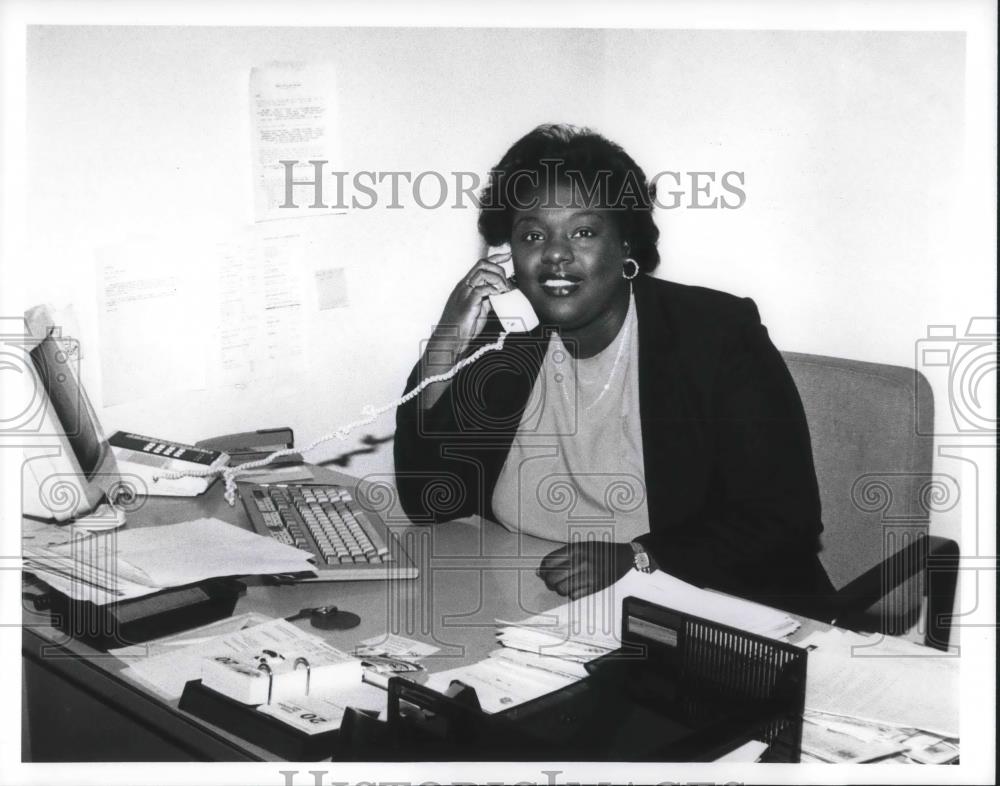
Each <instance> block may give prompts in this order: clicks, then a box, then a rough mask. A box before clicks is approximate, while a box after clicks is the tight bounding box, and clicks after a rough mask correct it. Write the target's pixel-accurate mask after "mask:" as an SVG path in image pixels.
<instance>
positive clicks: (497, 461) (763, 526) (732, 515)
mask: <svg viewBox="0 0 1000 786" xmlns="http://www.w3.org/2000/svg"><path fill="white" fill-rule="evenodd" d="M634 292H635V303H636V312H637V318H638V336H639V350H638V351H639V412H640V418H641V429H642V444H643V457H644V464H645V479H646V492H647V505H648V508H649V521H650V532H649V534H647V535H644V536H642V537H641V538H639V540H640V541H641V542H642V543H643V544H644V545H645V546H646V548H647V550H648V551H650V553H652V554H653V556H654V558H655V560H656V562H657V563H658V565H659V567H661V568H662V569H663V570H665V571H667V572H668V573H670V574H672V575H674V576H677V577H678V578H681V579H684V580H685V581H689V582H692V583H694V584H697V585H699V586H704V587H711V588H714V589H719V590H723V591H726V592H730V593H733V594H736V595H741V596H744V597H749V598H751V599H754V600H759V601H761V602H763V603H767V604H769V605H772V606H777V607H780V608H785V609H789V610H791V611H795V612H798V613H801V614H805V615H807V616H811V617H815V618H818V619H829V617H830V611H829V599H830V596H832V594H833V587H832V586H831V584H830V581H829V579H828V578H827V576H826V573H825V571H824V570H823V567H822V565H821V564H820V562H819V558H818V556H817V552H818V550H819V534H820V532H821V531H822V529H823V525H822V523H821V520H820V502H819V491H818V488H817V484H816V473H815V470H814V468H813V459H812V449H811V446H810V442H809V431H808V428H807V425H806V419H805V414H804V412H803V410H802V403H801V401H800V399H799V395H798V391H797V390H796V388H795V384H794V382H793V381H792V378H791V376H790V375H789V373H788V369H787V368H786V367H785V363H784V361H783V360H782V358H781V355H780V354H779V352H778V351H777V349H775V347H774V345H773V344H772V343H771V340H770V338H769V337H768V334H767V329H766V328H765V327H764V326H763V325H761V322H760V317H759V315H758V313H757V307H756V306H755V305H754V303H753V301H752V300H750V299H749V298H744V299H740V298H736V297H734V296H732V295H727V294H725V293H722V292H717V291H714V290H710V289H705V288H702V287H691V286H684V285H681V284H675V283H671V282H666V281H661V280H658V279H654V278H650V277H648V276H639V277H638V278H637V279H636V280H635V281H634ZM498 332H499V324H498V323H496V322H495V320H493V321H491V323H490V324H489V325H488V326H487V329H486V330H485V331H484V332H483V335H482V336H480V338H479V339H478V340H477V342H476V345H475V346H480V345H482V344H485V343H489V342H490V341H493V340H494V339H495V338H496V335H497V333H498ZM547 345H548V337H547V334H546V332H545V331H543V329H542V327H539V328H536V329H535V330H534V331H532V332H530V333H524V334H511V335H510V336H508V337H507V339H506V343H505V345H504V348H503V350H501V351H499V352H490V353H488V354H486V355H484V356H483V357H482V358H481V359H480V360H478V361H477V362H476V363H474V364H473V365H471V366H469V367H467V368H465V369H463V370H462V371H461V372H460V373H459V374H458V375H457V376H456V377H455V379H454V380H453V381H452V383H451V385H450V386H449V388H448V390H447V392H446V393H445V394H444V395H443V396H442V397H441V399H440V400H439V401H438V402H437V403H436V404H435V405H434V407H433V408H431V409H430V410H427V411H424V410H421V409H420V408H419V407H418V406H417V405H416V402H415V401H411V402H410V403H408V404H407V405H404V406H402V407H400V408H399V410H398V411H397V416H396V440H395V447H394V450H395V461H396V473H397V478H396V479H397V485H398V489H399V495H400V502H401V504H402V506H403V509H404V510H405V511H406V513H407V515H408V516H409V517H410V518H411V519H412V520H413V521H415V522H418V523H420V522H434V521H447V520H450V519H454V518H458V517H461V516H467V515H471V514H475V513H478V514H480V515H482V516H484V517H486V518H491V519H492V518H494V516H493V512H492V509H491V505H490V501H491V499H492V497H493V490H494V487H495V486H496V482H497V478H498V476H499V474H500V470H501V468H502V467H503V463H504V460H505V458H506V456H507V453H508V452H509V450H510V446H511V443H512V441H513V438H514V433H515V431H516V430H517V428H518V425H519V424H520V421H521V416H522V414H523V413H524V410H525V408H526V406H527V404H528V403H529V398H530V397H531V396H530V394H531V390H532V387H533V385H534V382H535V380H536V378H537V377H538V372H539V369H540V367H541V362H542V359H543V358H544V356H545V351H546V347H547ZM475 346H474V347H473V348H470V350H469V351H470V353H471V351H473V349H474V348H475ZM418 373H419V365H418V367H417V368H415V369H414V370H413V373H411V375H410V379H409V381H408V383H407V390H409V389H411V388H412V387H413V385H415V384H416V383H417V382H418V381H419V380H418V379H417V374H418ZM552 393H553V394H555V395H558V393H557V392H555V391H553V392H552ZM535 404H537V402H535Z"/></svg>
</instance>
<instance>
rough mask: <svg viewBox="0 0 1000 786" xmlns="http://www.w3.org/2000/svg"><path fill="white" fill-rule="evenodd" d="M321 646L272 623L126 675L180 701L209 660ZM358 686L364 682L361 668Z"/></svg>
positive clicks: (142, 663)
mask: <svg viewBox="0 0 1000 786" xmlns="http://www.w3.org/2000/svg"><path fill="white" fill-rule="evenodd" d="M321 645H322V646H326V645H325V642H324V640H323V639H321V638H319V637H318V636H315V635H313V634H311V633H307V632H306V631H304V630H302V629H301V628H298V627H297V626H295V625H293V624H292V623H291V622H288V621H286V620H283V619H272V620H268V621H267V622H260V623H257V624H253V625H249V624H248V625H246V626H245V627H243V628H241V629H240V630H238V631H234V632H231V633H227V634H224V635H221V636H214V637H212V638H210V639H208V640H207V641H204V640H203V641H198V642H197V643H194V644H190V645H188V646H186V647H184V646H179V647H177V648H175V649H174V650H168V651H164V652H161V653H160V654H158V655H154V656H152V657H148V658H144V659H139V660H136V661H135V662H133V663H132V664H131V665H130V666H129V667H128V668H126V669H125V671H124V673H125V674H126V675H128V676H129V677H131V678H132V679H135V680H136V681H138V682H141V683H142V684H144V685H146V686H147V687H149V688H150V689H151V690H153V691H155V692H156V693H158V694H159V695H161V696H163V697H164V698H167V699H178V698H180V696H181V693H183V691H184V685H185V683H187V682H188V681H190V680H196V679H199V678H200V677H201V672H202V663H203V661H204V660H205V659H207V658H214V657H218V656H228V657H232V658H235V659H241V658H247V657H252V656H254V655H257V654H259V653H261V652H262V651H263V650H265V649H268V650H273V651H276V652H284V651H286V650H287V651H289V652H291V651H296V650H301V649H304V648H309V647H314V646H321ZM357 682H358V683H360V682H361V673H360V667H359V669H358V676H357Z"/></svg>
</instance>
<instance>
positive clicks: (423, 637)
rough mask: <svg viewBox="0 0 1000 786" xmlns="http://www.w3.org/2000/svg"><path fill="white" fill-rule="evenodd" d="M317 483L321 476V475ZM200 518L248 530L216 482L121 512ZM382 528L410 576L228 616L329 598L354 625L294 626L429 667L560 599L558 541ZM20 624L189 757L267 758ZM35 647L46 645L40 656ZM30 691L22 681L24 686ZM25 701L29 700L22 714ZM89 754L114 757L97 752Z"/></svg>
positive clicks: (810, 625)
mask: <svg viewBox="0 0 1000 786" xmlns="http://www.w3.org/2000/svg"><path fill="white" fill-rule="evenodd" d="M322 472H324V473H325V472H327V471H326V470H323V471H322ZM337 477H338V476H337V473H332V472H331V473H330V478H329V479H330V480H331V481H336V479H337ZM317 479H320V480H326V478H325V477H321V476H318V477H317ZM204 516H214V517H217V518H219V519H222V520H224V521H227V522H230V523H233V524H237V525H239V526H242V527H249V523H248V521H247V518H246V515H245V513H244V511H243V508H242V505H241V504H240V503H239V502H237V505H236V507H230V506H229V505H228V504H227V503H226V501H225V499H224V498H223V495H222V488H221V484H220V483H215V484H214V485H213V486H212V487H211V488H210V489H209V490H208V491H207V492H206V493H205V494H204V495H202V496H201V497H197V498H193V499H192V498H162V497H160V498H149V499H148V500H147V501H146V503H145V504H144V505H143V506H142V507H141V508H140V509H139V510H138V511H136V512H135V513H132V514H131V515H130V517H129V523H128V524H127V525H126V526H129V527H135V526H158V525H163V524H171V523H176V522H180V521H186V520H190V519H195V518H199V517H204ZM389 526H390V529H392V531H393V532H394V533H396V534H397V535H398V536H399V537H400V539H401V541H402V542H403V545H404V548H405V549H406V550H407V552H408V553H409V554H410V556H411V558H412V559H413V561H414V562H415V563H416V565H417V566H418V567H419V569H420V576H419V578H417V579H413V580H407V581H351V582H336V583H312V584H296V585H286V586H269V585H264V584H260V583H258V584H252V585H251V586H249V587H248V590H247V593H246V595H245V596H244V597H242V598H241V599H240V601H239V603H238V604H237V607H236V611H235V612H234V613H242V612H248V611H254V612H258V613H261V614H265V615H268V616H272V617H285V616H289V615H291V614H293V613H295V612H297V611H298V610H299V609H301V608H303V607H306V606H318V605H326V604H335V605H337V606H339V607H340V608H342V609H346V610H349V611H353V612H355V613H357V614H358V615H360V617H361V625H360V626H359V627H357V628H354V629H352V630H348V631H321V630H318V629H316V628H313V627H312V626H310V625H309V623H308V621H306V620H302V621H299V622H298V623H296V624H298V625H300V626H302V627H303V629H305V630H308V631H310V632H312V633H315V634H318V635H321V636H323V637H324V638H325V639H326V640H327V641H328V642H329V643H330V644H332V645H333V646H335V647H338V648H340V649H342V650H345V651H350V650H352V649H353V647H354V645H355V644H357V643H358V642H360V641H361V640H363V639H368V638H371V637H375V636H379V635H380V634H383V633H385V632H390V633H395V634H398V635H401V636H406V637H408V638H412V639H417V640H419V641H423V642H427V643H430V644H433V645H434V646H436V647H439V648H440V649H439V651H438V652H436V653H435V654H434V655H432V656H429V657H428V658H427V659H426V660H425V661H424V663H425V665H426V666H427V667H428V669H429V670H430V671H441V670H443V669H449V668H454V667H456V666H460V665H466V664H470V663H473V662H475V661H478V660H480V659H482V658H483V657H485V656H486V654H487V653H488V652H489V651H490V650H492V649H495V648H496V646H497V644H496V640H495V638H494V631H495V628H496V622H495V621H496V620H497V619H521V618H523V617H526V616H528V615H530V614H535V613H538V612H540V611H546V610H548V609H551V608H553V607H555V606H557V605H559V604H561V603H563V602H565V599H563V598H561V597H559V596H558V595H556V594H555V593H553V592H551V591H550V590H548V589H547V588H546V587H545V585H544V584H543V583H542V581H541V579H539V578H538V577H537V576H536V575H535V569H536V568H537V566H538V564H539V560H540V559H541V557H542V556H543V555H544V554H547V553H548V552H549V551H551V550H552V549H553V548H555V547H556V545H557V544H553V543H550V542H548V541H543V540H539V539H537V538H531V537H528V536H522V535H515V534H513V533H510V532H508V531H506V530H505V529H503V528H502V527H500V526H499V525H496V524H493V523H490V522H481V521H478V520H464V521H455V522H450V523H447V524H438V525H435V526H432V527H422V526H412V525H393V524H390V525H389ZM25 622H26V623H27V626H28V627H26V630H25V634H24V652H25V657H26V658H28V659H31V660H33V661H34V662H35V663H37V664H39V665H40V666H41V665H44V667H45V668H46V669H48V670H49V671H50V672H51V670H53V669H54V670H55V671H56V672H57V673H59V675H60V676H61V677H62V678H63V679H65V680H68V681H70V682H72V683H74V684H77V685H81V686H90V689H91V692H92V693H95V694H100V695H101V696H102V697H103V696H113V700H114V702H115V703H116V704H117V705H119V706H122V707H123V711H127V712H129V713H131V714H132V715H135V716H137V717H143V718H145V719H147V723H148V725H152V726H156V724H157V723H162V724H167V725H173V726H174V731H175V732H176V733H177V734H180V735H181V736H182V737H183V736H184V735H185V734H188V733H190V735H193V736H194V737H199V736H206V737H207V738H210V739H214V740H216V742H217V743H218V744H217V745H215V744H209V745H208V747H205V746H203V745H200V744H199V745H196V746H194V748H195V749H196V750H197V751H200V753H195V754H193V755H200V756H204V757H206V758H223V759H240V758H251V759H264V760H274V759H275V757H274V756H273V755H272V754H270V753H269V752H267V751H265V750H263V749H261V748H258V747H257V746H254V745H250V744H249V743H247V742H245V741H244V740H242V739H240V738H238V737H236V736H234V735H231V734H229V733H228V732H225V731H223V730H222V729H219V728H218V727H214V726H212V725H211V724H207V723H205V722H203V721H201V720H200V719H197V718H195V717H193V716H191V715H189V714H188V713H185V712H183V711H181V710H179V709H177V702H176V701H173V702H167V701H164V700H162V699H159V698H157V697H156V696H155V695H152V694H150V693H149V692H148V691H146V690H144V689H143V688H141V687H139V686H138V685H136V684H135V683H133V682H131V681H130V680H128V678H126V677H124V676H123V675H121V671H122V669H123V668H124V667H125V664H123V663H122V662H121V661H119V660H117V659H116V658H114V657H112V656H108V655H107V654H104V653H98V652H96V651H95V650H93V649H91V648H90V647H88V646H86V645H84V644H81V643H80V642H77V641H73V640H67V639H66V637H65V636H63V635H62V634H61V633H59V632H58V631H55V630H53V629H52V628H50V627H49V626H48V625H47V624H44V623H42V622H40V619H39V618H38V617H37V616H33V615H32V614H31V613H30V612H27V611H26V617H25ZM802 622H803V628H802V629H800V631H799V632H798V633H797V634H796V636H795V637H794V638H798V637H800V636H804V635H807V634H808V633H809V632H811V631H813V630H817V629H820V628H827V627H828V626H826V625H823V624H822V623H818V622H814V621H812V620H802ZM794 638H793V640H794ZM52 644H59V645H60V647H59V649H58V650H53V648H52V646H51V645H52ZM43 648H47V649H46V650H45V651H44V652H43ZM37 684H38V683H36V684H35V686H34V690H35V692H37V690H38V688H37ZM32 687H33V686H32V685H31V684H30V683H29V684H28V686H27V689H29V690H30V689H32ZM29 698H31V697H29ZM33 698H34V699H35V701H36V702H37V701H38V700H43V701H51V702H57V701H58V700H59V699H58V696H57V694H56V691H55V690H54V689H53V690H52V695H51V696H44V697H38V696H35V697H33ZM36 706H37V705H36ZM30 707H31V702H29V712H30V711H31V709H30ZM154 716H155V717H154ZM156 718H159V721H157V720H156ZM25 725H28V724H25ZM32 725H33V727H35V726H37V724H32ZM92 760H98V761H100V760H113V759H102V758H101V757H100V756H97V757H96V758H94V759H92Z"/></svg>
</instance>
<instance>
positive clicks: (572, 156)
mask: <svg viewBox="0 0 1000 786" xmlns="http://www.w3.org/2000/svg"><path fill="white" fill-rule="evenodd" d="M553 177H554V178H556V179H562V180H566V181H569V182H570V184H571V185H572V186H573V188H574V189H575V190H576V192H577V193H581V194H583V195H584V196H585V197H586V198H587V199H588V200H589V203H590V205H591V206H593V207H601V208H605V209H609V210H610V211H611V212H612V215H614V216H615V218H616V219H617V221H618V230H619V232H620V233H621V235H622V237H623V238H624V239H625V240H626V241H627V242H628V244H629V255H630V256H631V257H632V258H633V259H635V261H636V262H638V263H639V269H640V270H642V271H643V272H645V273H649V272H652V271H653V270H654V269H655V268H656V266H657V265H659V264H660V254H659V252H658V251H657V249H656V241H657V240H658V239H659V237H660V230H659V229H657V227H656V222H655V221H653V204H654V199H655V197H656V186H655V185H652V186H651V185H650V184H649V183H648V182H647V180H646V174H645V173H644V172H643V171H642V168H641V167H640V166H639V165H638V164H637V163H636V162H635V161H634V160H633V159H632V157H631V156H630V155H629V154H628V153H626V152H625V151H624V150H623V149H622V148H621V147H620V146H619V145H617V144H615V143H614V142H612V141H610V140H609V139H606V138H605V137H603V136H601V135H600V134H598V133H596V132H595V131H592V130H590V129H589V128H578V127H576V126H571V125H565V124H547V125H541V126H538V128H536V129H534V130H533V131H530V132H529V133H527V134H525V135H524V136H523V137H521V138H520V139H519V140H517V142H515V143H514V144H513V146H512V147H511V148H510V150H508V151H507V152H506V153H505V154H504V156H503V158H501V159H500V163H498V164H497V165H496V166H495V167H493V169H492V170H491V171H490V178H489V182H488V183H487V185H486V187H485V188H484V189H483V191H482V193H481V195H480V211H479V234H480V235H482V236H483V239H484V240H485V241H486V242H487V243H488V244H489V245H491V246H499V245H502V244H504V243H507V242H509V241H510V236H511V227H512V225H513V221H514V210H515V209H516V208H517V207H524V206H525V205H526V202H525V199H526V197H527V196H528V194H529V193H533V192H535V191H537V190H539V184H548V183H551V182H552V178H553Z"/></svg>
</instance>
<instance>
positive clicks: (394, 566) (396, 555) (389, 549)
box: [239, 483, 417, 581]
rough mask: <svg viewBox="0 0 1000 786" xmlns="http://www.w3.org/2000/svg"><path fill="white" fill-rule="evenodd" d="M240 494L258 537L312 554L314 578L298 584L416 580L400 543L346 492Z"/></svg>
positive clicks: (296, 489)
mask: <svg viewBox="0 0 1000 786" xmlns="http://www.w3.org/2000/svg"><path fill="white" fill-rule="evenodd" d="M239 493H240V499H241V500H242V501H243V507H244V508H245V509H246V511H247V515H248V516H249V517H250V522H251V524H252V525H253V528H254V530H255V531H256V532H257V533H258V534H260V535H268V536H270V537H272V538H274V539H275V540H277V541H279V542H281V543H286V544H288V545H289V546H295V547H297V548H300V549H304V550H306V551H311V552H312V553H313V557H314V560H315V563H316V574H317V575H316V576H315V577H309V578H304V579H301V580H304V581H354V580H358V579H388V578H393V579H411V578H416V577H417V568H416V566H415V565H414V564H413V562H412V561H411V560H410V558H409V556H408V555H407V554H406V552H405V551H404V550H403V548H402V547H401V546H400V545H399V542H398V540H397V539H396V538H395V537H394V536H393V535H392V533H390V532H389V531H388V529H387V528H386V526H385V524H384V523H383V522H382V521H381V519H380V518H379V517H378V516H377V515H376V514H374V513H369V512H366V511H365V510H363V509H362V508H361V507H360V506H359V505H358V504H357V502H356V501H355V500H354V498H353V496H352V495H351V492H350V490H349V489H348V488H347V487H345V486H341V485H336V484H319V483H301V484H294V483H280V484H257V483H240V484H239Z"/></svg>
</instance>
